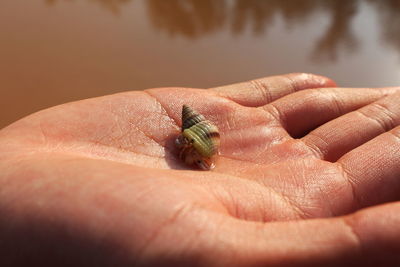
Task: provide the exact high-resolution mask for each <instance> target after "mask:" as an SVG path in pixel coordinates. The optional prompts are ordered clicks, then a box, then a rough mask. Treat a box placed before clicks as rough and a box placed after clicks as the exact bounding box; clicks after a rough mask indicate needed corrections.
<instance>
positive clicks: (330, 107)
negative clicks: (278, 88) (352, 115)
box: [262, 87, 400, 137]
mask: <svg viewBox="0 0 400 267" xmlns="http://www.w3.org/2000/svg"><path fill="white" fill-rule="evenodd" d="M396 92H400V87H398V88H347V89H346V88H321V89H315V90H304V91H301V92H297V93H295V94H291V95H288V96H286V97H283V98H281V99H279V100H277V101H275V102H273V103H271V104H269V105H266V106H264V107H262V108H263V109H264V110H266V111H267V112H268V113H270V114H272V115H273V116H274V117H275V118H277V119H278V120H279V121H280V123H281V125H282V126H283V127H284V128H285V129H286V131H287V132H288V133H289V134H290V135H291V136H293V137H302V136H304V135H305V134H307V133H308V132H310V131H311V130H313V129H315V128H316V127H318V126H320V125H322V124H324V123H326V122H328V121H330V120H332V119H335V118H337V117H339V116H341V115H343V114H345V113H348V112H350V111H353V110H356V109H358V108H361V107H363V106H365V105H368V104H370V103H372V102H374V101H376V100H378V99H379V98H382V97H384V96H386V95H389V94H393V93H396Z"/></svg>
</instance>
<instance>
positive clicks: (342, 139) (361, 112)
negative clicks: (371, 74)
mask: <svg viewBox="0 0 400 267" xmlns="http://www.w3.org/2000/svg"><path fill="white" fill-rule="evenodd" d="M399 100H400V93H397V94H394V95H390V96H387V97H385V98H383V99H380V100H378V101H376V102H374V103H372V104H370V105H367V106H364V107H362V108H360V109H358V110H356V111H353V112H351V113H348V114H346V115H344V116H342V117H339V118H337V119H335V120H332V121H330V122H328V123H326V124H324V125H322V126H321V127H319V128H317V129H315V130H314V131H312V132H311V133H309V134H308V135H306V136H305V137H304V138H303V141H304V143H306V144H307V145H308V146H309V147H311V148H312V149H313V150H314V151H315V152H316V153H317V154H318V156H319V157H320V158H322V159H324V160H329V161H336V160H337V159H338V158H340V157H341V156H342V155H344V154H345V153H347V152H348V151H350V150H352V149H354V148H356V147H358V146H360V145H362V144H364V143H365V142H367V141H369V140H371V139H372V138H374V137H376V136H378V135H380V134H382V133H384V132H386V131H389V130H391V129H393V128H394V127H395V126H397V125H399V124H400V101H399Z"/></svg>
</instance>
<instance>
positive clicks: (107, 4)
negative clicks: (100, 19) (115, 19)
mask: <svg viewBox="0 0 400 267" xmlns="http://www.w3.org/2000/svg"><path fill="white" fill-rule="evenodd" d="M45 1H46V3H47V4H48V5H49V6H52V5H54V4H56V3H57V2H58V0H45ZM88 1H90V2H95V3H97V4H100V6H102V7H103V8H105V9H107V10H109V11H111V12H112V13H113V14H115V15H118V14H119V13H120V11H121V8H122V7H121V5H123V4H126V3H129V2H131V1H132V0H88Z"/></svg>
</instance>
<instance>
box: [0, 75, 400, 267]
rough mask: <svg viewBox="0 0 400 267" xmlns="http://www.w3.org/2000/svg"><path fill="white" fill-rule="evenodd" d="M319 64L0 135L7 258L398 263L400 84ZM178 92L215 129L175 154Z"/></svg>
mask: <svg viewBox="0 0 400 267" xmlns="http://www.w3.org/2000/svg"><path fill="white" fill-rule="evenodd" d="M335 86H336V85H335V84H334V82H333V81H331V80H330V79H328V78H325V77H321V76H316V75H311V74H289V75H281V76H273V77H268V78H263V79H259V80H255V81H249V82H244V83H239V84H234V85H228V86H223V87H218V88H212V89H208V90H203V89H190V88H159V89H150V90H146V91H136V92H125V93H121V94H116V95H110V96H104V97H99V98H93V99H86V100H82V101H78V102H73V103H68V104H64V105H61V106H56V107H53V108H50V109H47V110H44V111H41V112H38V113H35V114H33V115H30V116H28V117H26V118H24V119H22V120H20V121H18V122H15V123H14V124H12V125H10V126H8V127H6V128H4V129H2V130H1V131H0V237H1V239H0V254H1V255H0V266H133V265H135V266H152V265H157V266H168V265H171V266H179V265H190V266H221V265H226V266H274V265H278V266H285V265H288V266H308V265H320V266H322V265H323V266H337V265H340V266H346V265H354V264H364V265H374V266H379V265H382V266H388V265H395V264H399V263H400V226H399V225H400V203H398V202H396V201H397V200H399V198H400V179H399V178H400V156H399V155H400V127H399V124H400V101H399V99H400V88H378V89H374V88H359V89H356V88H353V89H350V88H336V87H335ZM183 104H188V105H190V106H192V107H193V108H194V109H195V110H197V111H198V112H200V113H201V114H203V115H204V116H205V117H206V118H207V119H208V120H210V121H212V122H213V123H214V124H215V125H217V126H218V128H219V130H220V134H221V146H220V156H219V157H218V158H217V159H216V167H215V169H214V170H212V171H199V170H194V169H189V168H188V167H187V166H186V165H185V164H183V163H182V162H181V161H180V160H179V159H178V158H177V155H178V154H179V151H177V149H176V148H175V146H174V141H175V138H176V137H177V135H178V134H179V132H180V126H181V120H180V113H181V108H182V105H183Z"/></svg>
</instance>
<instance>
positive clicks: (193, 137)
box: [175, 105, 219, 170]
mask: <svg viewBox="0 0 400 267" xmlns="http://www.w3.org/2000/svg"><path fill="white" fill-rule="evenodd" d="M175 143H176V145H177V147H178V148H179V149H180V153H179V157H180V158H181V159H182V160H183V161H184V162H185V163H186V164H188V165H196V166H197V167H199V168H201V169H203V170H210V169H212V168H213V167H214V162H213V156H214V155H216V154H218V147H219V132H218V128H217V126H215V125H214V124H212V123H211V122H210V121H208V120H206V119H205V118H204V116H203V115H201V114H199V113H197V112H196V111H194V110H193V109H192V108H190V107H189V106H186V105H183V107H182V133H181V134H180V135H179V136H178V138H177V139H176V141H175Z"/></svg>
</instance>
